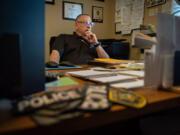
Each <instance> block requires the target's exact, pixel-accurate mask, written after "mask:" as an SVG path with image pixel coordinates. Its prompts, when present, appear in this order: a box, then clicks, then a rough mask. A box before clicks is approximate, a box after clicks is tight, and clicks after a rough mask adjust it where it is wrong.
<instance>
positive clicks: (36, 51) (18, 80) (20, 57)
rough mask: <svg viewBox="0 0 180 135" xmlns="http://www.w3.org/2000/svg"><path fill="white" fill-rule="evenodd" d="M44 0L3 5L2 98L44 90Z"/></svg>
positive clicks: (0, 29) (0, 7)
mask: <svg viewBox="0 0 180 135" xmlns="http://www.w3.org/2000/svg"><path fill="white" fill-rule="evenodd" d="M44 10H45V1H44V0H30V1H27V0H15V1H14V0H2V1H1V4H0V20H1V21H0V45H1V46H0V47H1V52H0V56H1V60H0V63H1V64H0V65H1V66H0V67H1V70H0V72H1V74H0V92H1V93H0V98H6V97H8V98H18V97H20V96H26V95H29V94H32V93H35V92H39V91H43V90H44V82H45V77H44V52H45V51H44V35H45V32H44V29H45V28H44V27H45V25H44V24H45V19H44V18H45V17H44V16H45V11H44Z"/></svg>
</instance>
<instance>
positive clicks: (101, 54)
mask: <svg viewBox="0 0 180 135" xmlns="http://www.w3.org/2000/svg"><path fill="white" fill-rule="evenodd" d="M96 51H97V54H98V57H99V58H109V55H108V54H107V53H106V52H105V50H104V49H103V48H102V46H98V47H96Z"/></svg>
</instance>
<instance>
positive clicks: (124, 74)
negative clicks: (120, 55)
mask: <svg viewBox="0 0 180 135" xmlns="http://www.w3.org/2000/svg"><path fill="white" fill-rule="evenodd" d="M99 61H100V62H101V61H103V62H106V63H110V64H109V67H89V68H88V69H86V70H82V69H81V70H75V71H71V70H70V71H71V72H68V71H66V73H61V72H58V71H46V72H45V75H46V77H50V78H51V80H50V81H46V84H45V87H46V88H45V91H43V92H41V93H35V94H33V95H29V96H25V97H22V98H20V99H16V100H15V101H12V109H11V110H12V112H13V114H14V115H15V116H16V115H29V116H30V117H31V118H32V120H33V121H34V122H35V123H37V125H40V126H48V125H52V124H56V123H58V122H61V121H63V120H67V119H71V118H75V117H81V116H83V114H84V113H86V112H92V111H93V112H96V111H102V110H110V108H111V106H112V105H113V104H120V105H125V106H127V107H132V108H136V109H141V108H143V107H144V106H145V105H146V104H147V102H146V99H145V98H144V97H143V96H141V95H138V94H136V93H135V92H134V91H131V90H134V89H136V88H142V87H144V81H143V78H144V71H143V69H144V65H143V63H140V62H139V63H137V62H135V61H131V62H130V63H128V61H123V60H113V59H112V60H104V59H99ZM65 75H66V76H65ZM69 75H70V76H73V77H76V78H81V79H84V80H86V81H87V82H86V83H85V84H84V85H80V84H79V82H78V81H75V79H73V78H72V77H70V76H69ZM52 78H53V79H52ZM88 81H91V82H95V83H94V84H92V83H90V84H89V83H88Z"/></svg>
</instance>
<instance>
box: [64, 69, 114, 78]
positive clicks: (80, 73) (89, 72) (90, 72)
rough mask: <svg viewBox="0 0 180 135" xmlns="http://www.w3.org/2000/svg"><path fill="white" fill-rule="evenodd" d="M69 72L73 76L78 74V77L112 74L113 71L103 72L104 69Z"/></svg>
mask: <svg viewBox="0 0 180 135" xmlns="http://www.w3.org/2000/svg"><path fill="white" fill-rule="evenodd" d="M67 73H68V74H71V75H73V76H78V77H88V76H95V75H107V74H112V72H103V71H94V70H82V71H73V72H67Z"/></svg>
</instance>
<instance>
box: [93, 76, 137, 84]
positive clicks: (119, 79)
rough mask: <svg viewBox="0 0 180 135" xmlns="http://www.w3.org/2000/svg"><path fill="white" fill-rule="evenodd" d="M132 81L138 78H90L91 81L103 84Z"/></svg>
mask: <svg viewBox="0 0 180 135" xmlns="http://www.w3.org/2000/svg"><path fill="white" fill-rule="evenodd" d="M131 79H136V77H133V76H126V75H117V76H108V77H101V78H90V79H89V80H92V81H97V82H101V83H111V82H116V81H117V82H118V81H125V80H131Z"/></svg>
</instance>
